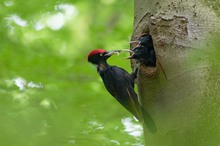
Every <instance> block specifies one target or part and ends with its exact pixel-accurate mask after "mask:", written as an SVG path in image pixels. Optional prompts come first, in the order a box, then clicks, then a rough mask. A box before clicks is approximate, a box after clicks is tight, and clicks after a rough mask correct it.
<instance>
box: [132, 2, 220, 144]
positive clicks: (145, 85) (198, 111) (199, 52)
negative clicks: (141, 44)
mask: <svg viewBox="0 0 220 146" xmlns="http://www.w3.org/2000/svg"><path fill="white" fill-rule="evenodd" d="M219 7H220V2H219V1H218V0H213V1H207V2H206V1H205V0H192V1H190V0H165V1H159V0H158V1H155V0H135V17H134V32H133V37H132V40H134V39H136V38H137V37H138V36H139V35H140V34H141V33H143V32H149V33H150V34H151V35H152V37H153V40H154V45H155V48H156V52H157V59H158V61H159V62H160V64H161V66H162V68H163V69H164V71H165V74H166V76H167V78H166V77H165V75H164V72H163V71H162V69H161V66H160V65H159V64H157V70H156V71H155V72H154V73H153V75H146V74H143V73H139V74H138V78H137V86H138V92H139V98H140V101H141V103H142V105H143V106H144V108H145V109H146V110H147V111H148V112H149V114H150V115H151V117H152V119H153V121H154V123H155V125H156V128H157V131H156V132H155V133H151V132H149V130H148V129H147V128H146V127H144V130H145V142H146V146H162V145H164V146H191V145H192V146H217V145H220V61H219V60H220V59H219V58H220V57H219V58H218V56H220V51H219V50H220V45H219V43H218V41H216V42H215V37H210V36H214V35H215V36H216V33H217V32H219V30H220V17H219V16H220V13H219V12H220V11H219V9H218V8H219ZM208 36H209V37H208ZM217 40H218V39H217ZM217 43H218V44H217ZM132 65H133V67H134V66H135V65H136V64H135V62H132ZM143 70H144V68H143ZM146 72H148V69H147V68H146Z"/></svg>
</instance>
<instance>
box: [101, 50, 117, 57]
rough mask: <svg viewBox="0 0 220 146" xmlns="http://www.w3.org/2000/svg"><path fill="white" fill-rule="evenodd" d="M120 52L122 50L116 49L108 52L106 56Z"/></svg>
mask: <svg viewBox="0 0 220 146" xmlns="http://www.w3.org/2000/svg"><path fill="white" fill-rule="evenodd" d="M120 52H121V50H114V51H110V52H107V53H106V54H105V55H104V56H109V57H110V56H112V55H114V54H117V55H119V53H120Z"/></svg>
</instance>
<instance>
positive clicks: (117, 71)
mask: <svg viewBox="0 0 220 146" xmlns="http://www.w3.org/2000/svg"><path fill="white" fill-rule="evenodd" d="M116 53H118V51H112V52H107V51H105V50H103V49H96V50H93V51H91V52H90V53H89V55H88V62H90V63H92V64H94V65H96V66H97V71H98V73H99V75H100V76H101V78H102V80H103V82H104V85H105V88H106V89H107V90H108V92H109V93H110V94H111V95H112V96H113V97H114V98H115V99H116V100H117V101H118V102H119V103H120V104H121V105H122V106H123V107H124V108H126V109H127V110H128V111H129V112H131V113H132V114H133V115H134V116H135V117H136V118H137V119H139V120H140V113H139V111H138V108H139V101H138V96H137V94H136V93H135V91H134V79H135V78H136V73H135V72H134V73H133V74H129V73H128V72H127V71H126V70H124V69H122V68H120V67H117V66H111V65H109V64H108V63H107V59H108V58H109V57H110V56H112V55H113V54H116Z"/></svg>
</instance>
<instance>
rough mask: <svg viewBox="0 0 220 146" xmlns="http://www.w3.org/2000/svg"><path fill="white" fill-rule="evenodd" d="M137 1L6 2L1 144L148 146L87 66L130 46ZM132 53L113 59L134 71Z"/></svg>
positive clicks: (1, 14) (1, 8) (0, 60)
mask: <svg viewBox="0 0 220 146" xmlns="http://www.w3.org/2000/svg"><path fill="white" fill-rule="evenodd" d="M132 29H133V1H127V0H121V1H116V0H93V1H88V0H75V1H68V0H60V1H58V0H47V1H44V0H38V1H36V0H30V1H22V0H2V1H1V3H0V38H1V42H0V77H1V79H0V130H1V132H0V145H1V146H15V145H16V146H71V145H77V146H78V145H79V146H87V145H90V146H93V145H94V146H101V145H102V146H109V145H113V146H114V145H129V146H130V145H134V146H137V145H138V146H141V145H143V134H142V128H141V126H140V125H139V124H138V122H136V121H135V120H134V119H133V117H132V115H131V114H129V113H128V112H127V111H126V110H125V109H124V108H123V107H122V106H121V105H120V104H119V103H117V101H116V100H115V99H114V98H113V97H111V96H110V94H109V93H108V92H107V91H106V90H105V88H104V86H103V83H102V81H101V79H100V77H99V75H98V74H97V72H96V68H95V67H94V66H93V65H91V64H89V63H88V62H87V54H88V53H89V52H90V51H91V50H92V49H95V48H104V49H106V50H115V49H126V48H129V44H128V42H129V40H130V38H131V34H132ZM127 55H128V54H121V55H120V56H114V57H112V58H110V59H109V63H110V64H117V65H118V66H121V67H123V68H125V69H127V70H128V71H129V72H130V71H131V69H130V62H129V61H127V60H123V58H124V57H125V56H127Z"/></svg>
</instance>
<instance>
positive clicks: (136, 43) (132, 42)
mask: <svg viewBox="0 0 220 146" xmlns="http://www.w3.org/2000/svg"><path fill="white" fill-rule="evenodd" d="M140 43H141V41H131V42H130V44H131V45H135V46H138V45H140Z"/></svg>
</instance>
